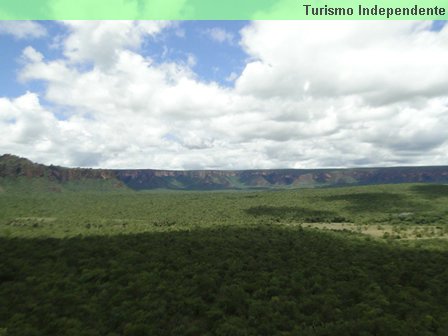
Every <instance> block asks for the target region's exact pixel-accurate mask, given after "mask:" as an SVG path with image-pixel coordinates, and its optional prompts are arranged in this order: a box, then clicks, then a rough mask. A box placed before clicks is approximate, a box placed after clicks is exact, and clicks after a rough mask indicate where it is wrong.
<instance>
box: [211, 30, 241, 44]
mask: <svg viewBox="0 0 448 336" xmlns="http://www.w3.org/2000/svg"><path fill="white" fill-rule="evenodd" d="M204 33H205V34H206V35H207V36H208V37H209V38H210V39H212V40H213V41H216V42H219V43H228V44H233V43H234V39H235V36H234V35H233V34H232V33H230V32H228V31H226V30H225V29H222V28H217V27H215V28H209V29H206V30H205V31H204Z"/></svg>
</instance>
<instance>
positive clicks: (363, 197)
mask: <svg viewBox="0 0 448 336" xmlns="http://www.w3.org/2000/svg"><path fill="white" fill-rule="evenodd" d="M322 199H323V200H325V201H327V202H334V201H347V202H349V203H350V204H349V205H347V206H346V207H345V208H346V210H348V211H351V212H383V211H384V212H392V211H397V212H398V211H416V210H428V205H427V204H425V205H423V204H421V203H418V202H416V201H415V200H413V199H411V198H410V197H409V196H407V195H402V194H394V193H388V192H370V193H367V192H366V193H353V194H345V195H333V196H324V197H322Z"/></svg>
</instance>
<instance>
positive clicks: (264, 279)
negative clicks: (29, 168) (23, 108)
mask: <svg viewBox="0 0 448 336" xmlns="http://www.w3.org/2000/svg"><path fill="white" fill-rule="evenodd" d="M27 188H28V189H27ZM42 190H43V189H42V188H40V187H36V185H34V186H30V185H27V184H24V183H21V184H20V186H19V187H17V186H14V184H13V183H9V184H3V188H2V190H0V209H1V211H0V254H1V256H2V258H1V260H0V335H2V333H3V335H447V334H448V267H447V266H448V239H447V237H448V208H447V205H448V186H445V185H387V186H365V187H353V188H331V189H330V188H328V189H307V190H303V189H302V190H283V191H279V190H276V191H244V192H242V191H240V192H231V191H228V192H173V191H162V190H161V191H152V192H133V191H130V190H126V189H124V190H119V191H117V190H114V189H113V188H104V189H103V191H101V192H100V191H88V190H84V189H83V188H82V187H81V186H76V187H73V188H72V190H70V188H68V189H64V190H62V191H60V192H56V191H55V190H50V191H47V192H42Z"/></svg>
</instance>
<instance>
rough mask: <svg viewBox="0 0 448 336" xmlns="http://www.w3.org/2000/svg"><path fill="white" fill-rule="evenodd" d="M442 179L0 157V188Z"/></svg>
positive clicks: (414, 171)
mask: <svg viewBox="0 0 448 336" xmlns="http://www.w3.org/2000/svg"><path fill="white" fill-rule="evenodd" d="M420 182H423V183H448V166H428V167H388V168H351V169H263V170H190V171H174V170H154V169H85V168H65V167H59V166H53V165H51V166H46V165H43V164H37V163H34V162H32V161H30V160H28V159H25V158H20V157H18V156H15V155H11V154H5V155H2V156H0V192H1V190H7V189H8V186H12V185H13V184H14V185H16V184H19V185H22V186H23V185H26V184H33V185H35V188H37V189H39V190H48V191H64V190H79V189H82V190H85V189H92V190H98V189H100V190H105V191H113V190H123V189H133V190H150V189H175V190H222V189H269V188H315V187H333V186H344V185H368V184H388V183H420Z"/></svg>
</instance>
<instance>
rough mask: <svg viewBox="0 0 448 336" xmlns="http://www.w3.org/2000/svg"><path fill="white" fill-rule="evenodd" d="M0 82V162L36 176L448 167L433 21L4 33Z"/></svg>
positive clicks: (6, 28) (76, 26)
mask: <svg viewBox="0 0 448 336" xmlns="http://www.w3.org/2000/svg"><path fill="white" fill-rule="evenodd" d="M0 73H1V76H0V134H2V137H1V140H0V154H2V153H12V154H16V155H20V156H24V157H28V158H30V159H32V160H34V161H37V162H42V163H46V164H59V165H64V166H83V167H105V168H159V169H258V168H318V167H353V166H360V165H362V166H397V165H432V164H435V165H437V164H448V154H447V153H448V136H447V134H446V129H447V128H448V93H447V90H446V88H447V87H448V78H447V76H446V73H448V28H447V26H446V22H443V21H437V22H425V21H415V22H413V21H387V22H382V21H255V22H249V21H177V22H166V21H136V22H131V21H68V22H53V21H49V22H45V21H44V22H28V21H20V22H18V21H17V22H15V21H11V22H6V21H3V22H0Z"/></svg>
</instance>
